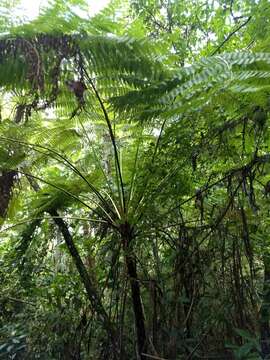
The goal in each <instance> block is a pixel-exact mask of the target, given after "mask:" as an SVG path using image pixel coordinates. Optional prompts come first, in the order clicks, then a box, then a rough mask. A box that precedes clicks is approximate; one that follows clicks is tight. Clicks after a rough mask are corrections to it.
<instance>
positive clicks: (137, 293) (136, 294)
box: [121, 223, 147, 360]
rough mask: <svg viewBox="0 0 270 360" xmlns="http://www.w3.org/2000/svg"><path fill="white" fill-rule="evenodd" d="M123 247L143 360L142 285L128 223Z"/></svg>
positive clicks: (144, 348) (141, 358) (144, 343)
mask: <svg viewBox="0 0 270 360" xmlns="http://www.w3.org/2000/svg"><path fill="white" fill-rule="evenodd" d="M121 233H122V245H123V250H124V253H125V261H126V266H127V272H128V276H129V281H130V288H131V296H132V304H133V312H134V317H135V327H136V336H137V349H138V359H139V360H143V359H146V357H145V356H144V355H143V353H146V351H147V341H146V331H145V321H144V315H143V307H142V301H141V290H140V283H139V280H138V275H137V264H136V259H135V256H134V254H133V251H132V246H131V241H132V239H133V234H132V233H133V230H132V228H131V227H130V225H129V224H128V223H125V224H123V225H122V227H121Z"/></svg>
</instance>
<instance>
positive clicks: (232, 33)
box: [211, 16, 252, 56]
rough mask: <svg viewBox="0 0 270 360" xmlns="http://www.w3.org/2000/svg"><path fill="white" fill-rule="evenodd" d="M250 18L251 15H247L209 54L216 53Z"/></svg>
mask: <svg viewBox="0 0 270 360" xmlns="http://www.w3.org/2000/svg"><path fill="white" fill-rule="evenodd" d="M251 19H252V16H249V17H248V18H247V20H246V21H245V22H243V23H242V24H241V25H239V26H238V27H237V28H236V29H235V30H234V31H232V32H231V33H230V34H229V35H228V36H227V37H226V38H225V39H224V40H223V41H222V43H221V44H220V45H219V46H218V47H217V48H216V49H215V50H214V51H213V52H212V54H211V56H213V55H216V54H217V53H218V52H219V50H220V49H221V48H222V47H223V46H224V45H225V44H226V43H227V42H228V41H229V40H230V38H231V37H232V36H233V35H234V34H236V33H237V31H239V30H240V29H242V28H243V27H244V26H246V25H247V23H248V22H249V21H250V20H251Z"/></svg>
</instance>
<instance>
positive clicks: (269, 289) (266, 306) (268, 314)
mask: <svg viewBox="0 0 270 360" xmlns="http://www.w3.org/2000/svg"><path fill="white" fill-rule="evenodd" d="M269 320H270V257H269V256H264V284H263V297H262V305H261V309H260V332H261V351H262V358H263V359H270V327H269Z"/></svg>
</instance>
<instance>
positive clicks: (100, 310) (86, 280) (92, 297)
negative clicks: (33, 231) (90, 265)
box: [49, 210, 118, 352]
mask: <svg viewBox="0 0 270 360" xmlns="http://www.w3.org/2000/svg"><path fill="white" fill-rule="evenodd" d="M49 214H50V215H51V216H53V220H54V222H55V224H56V225H57V226H58V228H59V230H60V232H61V233H62V235H63V237H64V240H65V243H66V245H67V247H68V250H69V253H70V255H71V257H72V259H73V261H74V263H75V265H76V268H77V270H78V273H79V274H80V277H81V280H82V282H83V284H84V287H85V290H86V293H87V296H88V299H89V301H90V303H91V306H92V308H93V310H94V311H95V312H96V313H97V316H98V317H99V319H100V320H101V322H102V324H103V325H104V328H105V329H106V331H107V333H108V336H109V338H110V340H111V343H112V345H113V347H114V350H115V351H116V352H118V350H117V345H116V334H115V331H114V328H113V325H112V324H111V322H110V319H109V317H108V315H107V313H106V311H105V309H104V307H103V305H102V303H101V300H100V298H99V296H98V293H97V289H96V288H95V286H94V284H93V283H92V280H91V278H90V276H89V275H88V272H87V270H86V268H85V266H84V263H83V261H82V259H81V257H80V254H79V252H78V250H77V248H76V246H75V244H74V241H73V238H72V236H71V234H70V232H69V229H68V226H67V224H66V223H65V222H64V220H63V219H62V218H61V217H59V215H58V212H57V211H56V210H50V211H49Z"/></svg>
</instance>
